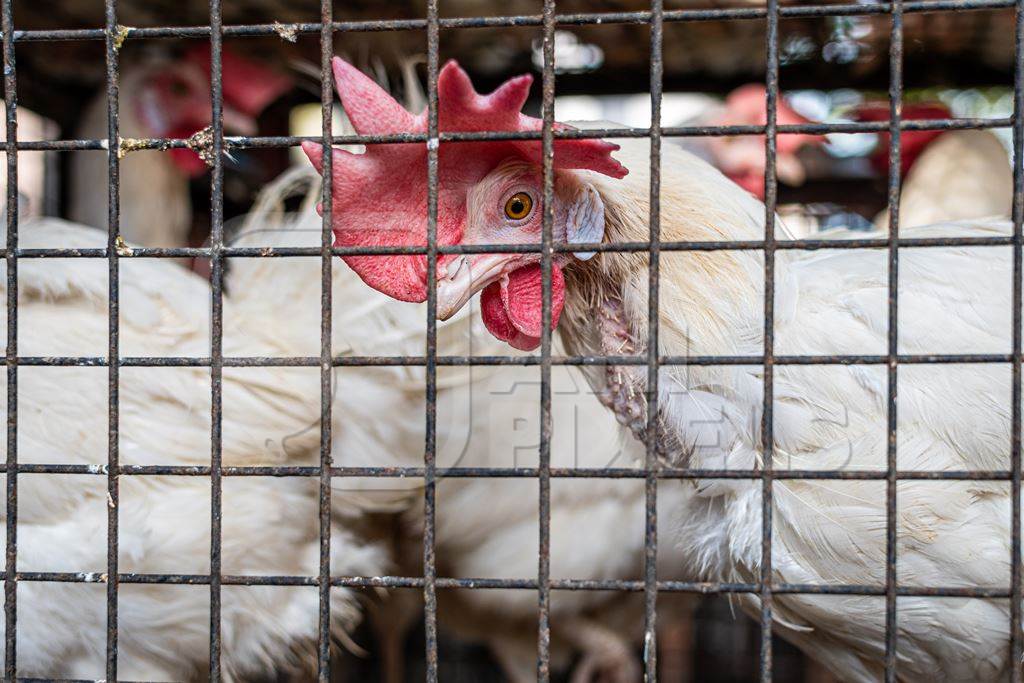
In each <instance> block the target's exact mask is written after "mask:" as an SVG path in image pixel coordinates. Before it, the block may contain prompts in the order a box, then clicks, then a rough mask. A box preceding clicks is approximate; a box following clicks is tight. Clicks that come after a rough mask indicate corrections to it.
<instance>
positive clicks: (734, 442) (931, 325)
mask: <svg viewBox="0 0 1024 683" xmlns="http://www.w3.org/2000/svg"><path fill="white" fill-rule="evenodd" d="M663 154H664V155H665V156H664V158H663V163H662V173H663V177H662V180H663V182H662V188H663V190H662V197H661V216H662V222H661V237H662V239H663V240H666V241H668V240H706V239H710V240H756V239H760V238H761V237H762V236H763V234H764V226H763V224H764V207H763V205H762V204H761V203H760V202H758V201H757V200H755V199H754V198H752V197H750V196H749V195H747V193H745V192H743V191H742V190H740V189H739V188H738V187H736V186H735V185H733V184H732V183H730V182H729V181H727V180H726V179H725V178H724V177H722V176H721V174H720V173H718V171H716V170H714V169H713V168H711V167H709V166H708V165H707V164H705V163H704V162H702V161H700V160H698V159H696V158H694V157H692V156H691V155H689V154H687V153H685V152H681V151H676V150H673V149H666V150H663ZM616 156H617V158H618V159H619V160H620V161H622V162H623V163H624V164H625V165H626V166H627V167H628V168H629V169H630V175H629V176H627V177H626V178H625V179H623V180H615V179H610V178H607V177H604V176H599V175H597V174H592V173H587V172H582V173H578V175H579V176H581V177H583V178H585V179H586V181H587V182H590V183H592V184H593V186H594V187H596V188H597V190H598V192H599V193H600V194H601V196H602V197H603V199H604V202H605V211H606V217H607V222H606V230H607V232H606V239H607V240H609V241H613V242H616V241H641V240H644V239H646V231H647V205H648V201H647V197H648V188H649V185H648V183H649V180H648V176H647V169H648V168H649V164H648V161H647V150H646V144H645V143H643V142H634V141H624V143H623V148H622V150H621V151H620V152H619V153H617V154H616ZM1007 232H1008V225H1007V224H1006V223H1000V222H993V223H974V224H970V225H949V226H946V227H943V226H930V227H927V228H924V229H923V230H920V231H913V230H905V231H903V233H902V234H903V236H905V237H912V236H930V237H936V236H943V235H949V234H956V235H960V236H963V235H975V236H986V235H993V234H1007ZM885 257H886V255H885V254H884V252H878V251H871V250H838V251H835V252H828V251H822V252H810V253H808V254H793V255H790V254H788V253H787V254H780V255H779V256H778V257H777V266H776V279H775V285H776V289H775V297H776V298H775V300H776V306H775V344H774V352H775V353H776V354H797V355H807V354H810V355H815V354H825V355H832V354H885V353H886V349H887V345H886V327H887V324H886V321H887V311H888V309H887V274H886V268H885V263H886V261H885ZM763 278H764V267H763V263H762V259H761V256H760V254H759V253H757V252H746V251H728V252H694V253H688V254H680V255H678V256H676V255H672V256H668V255H665V254H663V255H662V260H661V278H660V281H661V291H660V315H659V320H660V346H661V349H662V352H663V353H666V354H669V355H682V354H697V355H703V354H715V355H752V356H757V355H760V354H761V353H762V339H763V325H764V314H763V296H764V295H763ZM566 280H567V282H566V304H565V310H564V312H563V315H562V328H561V329H562V333H563V336H564V338H565V339H566V340H567V342H570V350H571V351H572V352H575V353H584V354H602V353H603V354H608V353H611V352H612V351H611V349H610V348H609V342H610V341H612V340H610V339H609V338H608V336H607V333H606V332H605V331H603V330H602V329H601V328H600V326H599V325H595V323H594V320H595V318H598V319H600V318H601V317H602V316H595V312H597V311H599V310H602V308H604V309H605V310H607V311H609V313H608V314H607V316H605V317H610V318H611V319H613V320H615V321H618V322H619V323H620V324H621V325H622V326H623V327H624V328H625V330H626V331H627V333H628V335H629V336H630V338H631V339H633V340H634V341H635V343H636V344H637V346H638V348H639V349H641V350H642V349H643V346H644V338H645V331H646V325H647V322H646V318H647V291H646V283H647V268H646V256H645V255H644V254H633V255H628V256H623V257H617V258H610V257H608V256H607V255H606V256H602V257H599V258H598V259H595V260H594V261H592V262H589V263H587V264H581V265H580V266H579V267H578V268H575V269H574V268H567V270H566ZM1011 281H1012V280H1011V271H1010V253H1009V251H1008V250H1003V249H991V248H989V249H985V248H964V247H961V248H934V247H932V248H921V249H903V250H901V255H900V281H899V312H900V318H899V328H898V329H899V352H900V353H903V354H928V353H1007V352H1008V351H1009V345H1010V289H1011ZM622 372H624V373H626V374H627V376H628V377H629V380H628V381H629V383H630V384H631V385H632V386H633V388H634V390H637V391H642V389H643V384H644V379H643V375H642V373H638V372H632V371H630V370H629V369H623V370H622ZM610 376H611V375H607V376H601V375H600V374H597V373H594V375H593V380H594V382H595V384H596V385H597V386H599V387H604V386H607V385H608V377H610ZM763 380H764V378H763V372H762V370H761V368H760V367H759V366H745V365H739V366H723V367H714V366H695V367H674V368H668V367H666V368H664V369H663V371H662V380H661V389H660V396H659V401H660V419H662V420H663V423H664V426H665V429H666V432H667V433H668V435H669V437H670V438H669V439H668V440H667V443H666V444H665V452H666V453H667V454H668V455H667V457H669V459H670V460H671V461H672V464H674V465H678V466H686V467H696V468H713V469H717V468H728V469H750V468H757V467H759V466H761V465H762V464H763V461H764V452H763V449H762V445H761V444H762V442H761V434H760V429H759V427H760V423H761V410H762V405H763V403H762V400H763V398H762V397H763V390H764V381H763ZM899 383H900V384H899V389H898V395H899V403H898V412H897V415H898V420H899V425H898V427H899V429H898V443H897V455H898V461H899V469H901V470H937V471H944V470H945V471H949V470H1000V469H1006V468H1007V467H1008V466H1009V451H1010V448H1009V431H1010V402H1009V396H1010V393H1009V391H1010V386H1009V368H1007V367H1001V366H999V365H995V364H978V365H950V364H945V365H941V366H914V365H904V366H901V367H900V369H899ZM886 402H887V389H886V369H885V367H884V366H881V365H874V366H872V365H866V366H862V365H854V366H849V367H843V366H800V365H796V366H782V367H778V368H776V370H775V372H774V422H773V436H774V441H773V457H772V466H773V468H774V469H776V470H785V469H829V470H832V469H850V470H874V471H884V469H885V467H886V452H887V451H886V414H887V413H886ZM953 406H955V409H954V408H953ZM698 490H699V494H698V496H697V497H695V498H694V499H692V500H690V501H687V502H686V503H685V504H684V505H683V506H682V507H681V508H680V509H679V510H678V511H677V512H676V513H675V517H676V519H677V520H679V521H680V522H681V523H683V524H684V525H685V531H684V532H683V533H684V534H685V536H686V538H687V539H688V544H687V545H688V547H689V549H690V551H691V552H693V553H694V556H695V557H694V559H695V560H696V562H697V564H698V566H699V567H701V570H702V571H701V575H702V576H703V577H706V578H712V579H719V580H726V581H757V580H759V577H760V572H761V532H760V529H761V519H760V516H761V500H760V495H761V486H760V483H759V482H756V481H754V482H743V481H730V480H709V481H703V482H700V483H699V486H698ZM773 490H774V498H773V562H772V574H773V580H774V581H776V582H779V583H795V584H861V585H882V584H884V580H885V554H886V553H885V551H886V544H885V525H886V522H885V519H886V510H885V484H884V482H880V481H827V480H819V481H801V480H785V479H783V480H777V481H776V482H775V484H774V487H773ZM897 492H898V512H897V521H896V529H897V567H896V570H897V576H898V580H899V582H900V584H901V585H906V586H953V587H974V586H983V587H996V586H1003V587H1005V586H1006V585H1008V582H1009V576H1010V574H1009V569H1010V565H1009V563H1010V560H1011V556H1010V555H1011V554H1010V533H1009V524H1010V496H1009V489H1008V487H1007V486H1005V485H1004V484H1000V483H992V482H984V481H965V482H956V481H903V482H900V483H899V485H898V487H897ZM741 600H742V603H743V604H744V606H745V607H746V608H747V609H748V610H749V611H751V612H755V613H756V612H757V610H758V605H757V601H756V598H754V597H753V596H744V597H742V598H741ZM774 605H775V607H774V613H773V614H774V618H775V620H776V624H775V627H776V629H777V630H778V631H779V632H780V633H782V634H783V635H785V636H786V637H787V638H789V639H790V640H792V641H793V642H795V643H796V644H798V645H799V646H801V647H802V648H804V649H805V650H807V651H808V652H809V653H810V654H812V655H814V656H815V657H816V658H818V659H819V660H820V661H822V662H823V663H825V664H826V665H827V666H828V667H829V668H831V669H832V670H833V671H834V672H835V673H836V674H837V675H838V676H840V677H842V678H843V679H844V680H851V681H873V680H877V679H879V678H880V677H881V671H882V660H883V656H884V651H885V647H884V642H885V640H884V628H885V625H884V624H885V621H884V601H883V599H882V598H874V597H852V596H844V597H842V598H837V597H832V596H809V595H777V596H775V603H774ZM951 614H955V615H956V617H955V619H950V618H949V616H950V615H951ZM1008 629H1009V607H1008V605H1007V604H1006V603H1005V602H1004V601H996V600H968V599H948V598H945V599H944V598H934V597H902V598H900V599H899V603H898V637H899V640H898V642H899V646H898V647H899V650H898V654H899V675H900V677H901V679H905V680H921V679H925V678H931V679H934V680H949V681H954V680H998V679H1001V678H1003V677H1005V676H1007V674H1008V670H1009V667H1010V662H1009V661H1008V659H1007V656H1008Z"/></svg>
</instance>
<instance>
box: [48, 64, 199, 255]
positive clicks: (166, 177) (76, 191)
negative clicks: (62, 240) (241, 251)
mask: <svg viewBox="0 0 1024 683" xmlns="http://www.w3.org/2000/svg"><path fill="white" fill-rule="evenodd" d="M168 68H170V65H169V64H167V63H165V62H163V61H161V62H158V63H155V64H140V65H137V66H135V68H131V67H129V68H126V69H125V70H124V72H123V74H122V77H121V83H120V92H121V106H120V108H119V109H120V117H119V132H120V135H121V138H122V139H139V138H152V137H160V136H163V135H165V132H163V131H157V130H154V129H153V127H152V126H150V125H147V124H146V123H144V122H143V121H142V119H141V116H140V109H139V106H138V97H139V94H140V92H142V91H143V90H144V89H146V88H147V83H148V82H149V81H150V80H151V79H152V78H153V77H154V76H155V75H156V74H159V73H160V72H162V71H163V70H165V69H168ZM200 127H202V126H200ZM79 135H81V136H82V137H84V138H93V139H106V137H107V98H106V96H105V95H103V96H99V97H97V98H96V99H94V100H93V101H92V102H91V103H90V104H89V105H88V106H87V107H86V109H85V112H84V113H83V115H82V120H81V122H80V124H79ZM120 165H121V172H120V197H121V202H120V208H121V213H120V230H121V234H122V235H124V237H125V239H126V240H127V241H129V242H131V243H133V244H139V245H142V246H146V247H181V246H186V245H187V238H188V233H189V230H190V228H191V225H192V200H191V198H190V196H189V187H188V175H187V174H186V173H185V171H183V170H182V169H181V168H179V167H178V166H177V165H176V164H175V163H174V161H173V160H172V158H171V155H170V154H169V153H168V152H161V151H157V150H138V151H134V152H132V153H131V154H128V155H127V156H125V157H124V158H123V159H122V160H121V162H120ZM70 178H71V194H70V198H71V206H70V210H69V212H68V217H69V218H70V219H71V220H72V221H75V222H76V223H81V224H83V225H88V226H91V227H94V228H105V227H106V225H107V219H108V212H107V191H106V184H107V153H106V151H105V150H101V151H95V152H92V151H90V152H75V153H74V154H73V155H72V159H71V176H70Z"/></svg>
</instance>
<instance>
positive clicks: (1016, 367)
mask: <svg viewBox="0 0 1024 683" xmlns="http://www.w3.org/2000/svg"><path fill="white" fill-rule="evenodd" d="M1015 16H1016V36H1015V40H1016V47H1015V50H1016V51H1015V63H1014V79H1013V206H1012V217H1013V285H1012V288H1013V289H1012V291H1013V302H1012V306H1013V314H1012V316H1011V325H1012V326H1013V329H1012V331H1011V334H1012V339H1013V349H1012V355H1013V362H1012V364H1011V368H1012V380H1011V381H1012V385H1011V391H1010V401H1011V412H1010V414H1011V427H1010V429H1011V431H1010V469H1011V472H1012V477H1011V481H1010V505H1011V508H1010V520H1011V529H1010V532H1011V533H1010V535H1011V537H1010V589H1011V596H1010V653H1009V654H1010V680H1011V681H1012V682H1013V683H1020V682H1021V680H1022V678H1024V672H1022V670H1021V667H1022V658H1024V653H1022V649H1024V642H1022V641H1024V634H1022V633H1021V600H1024V589H1022V585H1021V512H1020V506H1021V433H1020V431H1021V323H1022V321H1021V306H1022V304H1024V293H1022V287H1024V285H1022V282H1021V277H1022V270H1024V268H1022V263H1021V261H1022V258H1024V256H1022V254H1021V248H1022V246H1024V237H1022V224H1024V0H1018V2H1017V11H1016V15H1015Z"/></svg>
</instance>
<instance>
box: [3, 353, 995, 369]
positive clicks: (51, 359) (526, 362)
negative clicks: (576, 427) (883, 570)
mask: <svg viewBox="0 0 1024 683" xmlns="http://www.w3.org/2000/svg"><path fill="white" fill-rule="evenodd" d="M773 360H774V362H775V364H776V365H885V364H887V363H888V362H889V358H888V356H883V355H831V356H787V355H779V356H773ZM1012 360H1013V358H1012V356H1011V355H1010V354H1002V353H989V354H986V353H977V354H971V353H954V354H901V355H898V356H896V362H897V363H900V364H902V365H936V364H944V365H949V364H973V363H1009V362H1011V361H1012ZM426 362H427V359H426V357H425V356H338V357H335V358H334V360H333V361H332V364H333V365H334V367H409V366H411V367H421V366H425V365H426ZM540 363H541V357H540V356H438V357H437V364H438V365H444V366H453V367H465V366H480V367H487V366H505V365H516V366H520V365H521V366H533V365H540ZM646 363H647V360H646V358H645V357H643V356H552V357H551V364H552V365H569V366H573V365H576V366H591V365H598V366H601V365H645V364H646ZM658 363H659V364H660V365H689V366H694V365H697V366H720V365H763V364H764V356H661V357H660V358H659V359H658ZM15 364H16V365H18V366H30V367H106V365H107V359H106V358H103V357H99V356H19V357H17V358H16V359H15ZM119 365H120V366H121V367H181V368H204V367H209V366H210V358H209V357H203V356H196V357H191V356H166V357H164V356H125V357H123V358H121V359H120V361H119ZM319 366H320V359H319V358H318V357H316V356H226V357H225V358H224V367H234V368H267V367H303V368H305V367H319Z"/></svg>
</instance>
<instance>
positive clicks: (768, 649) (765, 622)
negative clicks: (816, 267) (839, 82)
mask: <svg viewBox="0 0 1024 683" xmlns="http://www.w3.org/2000/svg"><path fill="white" fill-rule="evenodd" d="M767 9H768V15H767V29H766V31H765V42H766V46H765V52H766V54H765V93H766V98H765V121H766V124H765V170H764V206H765V220H764V366H763V373H764V388H763V391H764V394H763V397H762V401H763V403H762V408H761V579H760V587H761V590H760V591H759V598H760V607H761V659H760V662H759V664H760V675H761V681H762V683H771V680H772V608H773V594H772V586H771V583H772V521H773V520H772V515H773V511H774V505H773V496H772V493H773V490H772V486H773V464H774V463H773V459H774V457H775V431H774V415H775V413H774V407H775V392H774V377H775V208H776V203H777V200H778V177H777V175H776V168H775V165H776V152H777V146H778V145H777V142H778V140H777V135H778V121H777V120H776V113H777V111H778V100H779V3H778V0H768V7H767Z"/></svg>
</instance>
